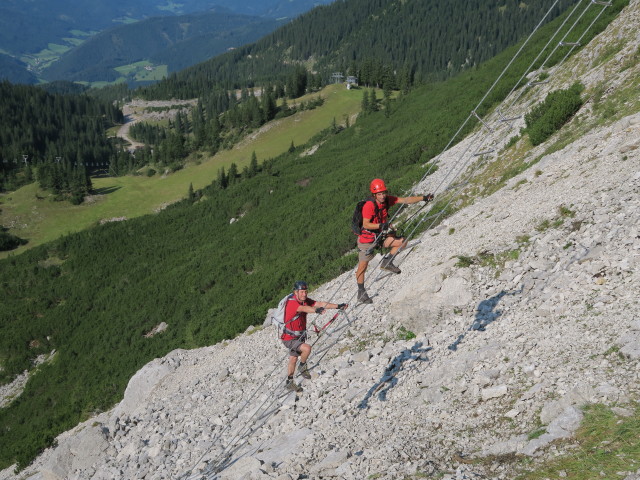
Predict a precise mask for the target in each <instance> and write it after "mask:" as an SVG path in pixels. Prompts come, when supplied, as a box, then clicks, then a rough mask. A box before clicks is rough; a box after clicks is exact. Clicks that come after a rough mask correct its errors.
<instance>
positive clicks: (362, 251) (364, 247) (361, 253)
mask: <svg viewBox="0 0 640 480" xmlns="http://www.w3.org/2000/svg"><path fill="white" fill-rule="evenodd" d="M368 250H370V253H367V251H368ZM374 250H375V248H373V242H371V243H360V241H358V260H359V261H361V262H370V261H371V260H373V257H375V256H376V253H375V251H374Z"/></svg>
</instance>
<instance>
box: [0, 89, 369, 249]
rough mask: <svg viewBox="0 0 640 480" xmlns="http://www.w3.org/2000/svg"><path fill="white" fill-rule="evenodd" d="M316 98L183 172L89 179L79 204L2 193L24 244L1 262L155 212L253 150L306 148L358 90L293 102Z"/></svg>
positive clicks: (37, 194)
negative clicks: (103, 224) (89, 190)
mask: <svg viewBox="0 0 640 480" xmlns="http://www.w3.org/2000/svg"><path fill="white" fill-rule="evenodd" d="M317 96H321V97H322V98H323V99H324V100H325V102H324V104H323V105H322V106H321V107H318V108H316V109H314V110H305V111H302V112H298V113H297V114H295V115H293V116H291V117H287V118H284V119H281V120H277V121H274V122H271V123H270V124H269V126H268V127H266V128H264V129H263V130H264V131H262V130H260V131H258V132H255V133H254V134H253V135H251V136H250V137H248V138H247V139H245V140H244V141H243V142H241V143H240V144H238V145H236V146H235V147H234V148H233V149H231V150H222V151H220V152H218V153H217V154H216V155H214V156H213V157H212V156H210V155H205V154H199V155H197V159H196V158H195V157H194V158H193V159H191V161H190V162H189V163H188V164H187V166H186V168H184V169H181V170H178V171H177V172H174V173H172V174H170V175H168V176H161V175H155V176H153V177H147V176H143V175H141V176H123V177H97V178H93V179H92V183H93V188H94V190H95V191H96V192H98V195H96V196H94V197H92V198H91V199H90V201H89V202H85V203H84V204H82V205H71V204H69V203H68V202H54V201H53V200H52V196H51V195H49V194H48V193H46V192H43V191H41V190H40V189H39V188H38V186H37V184H36V183H32V184H30V185H26V186H24V187H22V188H20V189H18V190H16V191H13V192H10V193H7V194H3V195H2V196H0V209H1V210H0V222H1V223H2V224H3V225H19V227H18V228H13V229H11V231H12V232H13V233H15V234H16V235H19V236H20V237H21V238H24V239H26V240H28V242H29V243H27V244H26V245H23V246H22V247H20V248H19V249H16V250H12V251H11V252H0V258H4V257H6V256H8V255H14V254H16V253H20V252H22V251H24V250H26V249H28V248H32V247H34V246H37V245H40V244H42V243H45V242H50V241H52V240H55V239H56V238H58V237H60V236H61V235H66V234H69V233H73V232H77V231H79V230H82V229H84V228H88V227H90V226H92V225H95V224H97V223H98V222H99V221H100V220H103V219H111V218H116V217H126V218H133V217H137V216H140V215H146V214H150V213H153V212H156V211H158V210H160V209H162V208H163V207H164V206H166V205H168V204H172V203H174V202H176V201H178V200H180V199H182V198H185V197H186V195H187V191H188V189H189V185H190V184H192V185H193V187H194V188H195V189H200V188H204V187H205V186H207V185H209V184H210V183H211V182H212V181H213V180H214V179H215V178H216V177H217V175H218V171H219V169H220V168H225V169H227V170H228V169H229V166H230V165H231V164H232V163H235V164H236V165H238V167H239V168H240V169H242V167H244V166H245V165H249V162H250V160H251V156H252V154H253V152H255V153H256V157H257V159H258V161H259V162H262V161H264V160H266V159H270V158H274V157H276V156H278V155H280V154H282V153H283V152H286V151H287V149H288V148H289V147H290V145H291V142H293V143H294V145H302V144H305V143H307V142H308V141H309V140H310V139H311V138H312V137H313V136H314V135H315V134H316V133H317V132H320V131H321V130H324V129H326V128H328V127H329V126H330V125H331V123H332V122H333V120H334V119H335V120H336V122H338V123H344V118H345V116H349V117H353V116H354V115H355V114H356V113H357V112H358V111H359V109H360V103H361V100H362V90H347V89H346V88H344V86H342V85H332V86H329V87H326V88H325V89H324V90H323V91H321V92H319V93H317V94H312V95H308V96H305V97H302V98H300V99H299V100H298V101H299V102H300V101H308V100H309V98H313V97H317ZM260 132H262V133H260ZM254 137H255V138H254ZM39 198H41V199H42V200H41V199H39Z"/></svg>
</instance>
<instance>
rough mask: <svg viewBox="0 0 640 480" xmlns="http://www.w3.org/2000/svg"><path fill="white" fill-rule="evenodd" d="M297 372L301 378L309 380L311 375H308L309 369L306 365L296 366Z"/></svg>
mask: <svg viewBox="0 0 640 480" xmlns="http://www.w3.org/2000/svg"><path fill="white" fill-rule="evenodd" d="M298 372H300V375H301V376H302V378H306V379H307V380H310V379H311V374H310V373H309V369H308V368H307V364H306V363H305V364H304V365H302V364H300V365H298Z"/></svg>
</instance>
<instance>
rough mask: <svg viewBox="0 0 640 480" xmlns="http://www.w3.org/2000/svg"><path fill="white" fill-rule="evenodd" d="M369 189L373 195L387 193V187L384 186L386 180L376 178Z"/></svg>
mask: <svg viewBox="0 0 640 480" xmlns="http://www.w3.org/2000/svg"><path fill="white" fill-rule="evenodd" d="M369 189H370V190H371V193H380V192H386V190H387V186H386V185H385V184H384V180H382V179H380V178H374V179H373V180H372V181H371V185H370V186H369Z"/></svg>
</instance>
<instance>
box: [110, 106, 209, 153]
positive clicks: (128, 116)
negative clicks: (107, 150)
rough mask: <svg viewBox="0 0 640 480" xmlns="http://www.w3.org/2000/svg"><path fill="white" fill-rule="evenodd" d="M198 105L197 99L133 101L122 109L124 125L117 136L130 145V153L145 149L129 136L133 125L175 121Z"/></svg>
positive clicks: (142, 144)
mask: <svg viewBox="0 0 640 480" xmlns="http://www.w3.org/2000/svg"><path fill="white" fill-rule="evenodd" d="M197 103H198V100H197V99H192V100H151V101H146V100H139V99H136V100H133V101H132V102H130V103H127V104H125V105H124V106H123V107H122V113H123V114H124V124H123V125H122V126H121V127H120V128H119V129H118V133H117V134H116V136H118V137H120V138H122V139H123V140H124V141H126V142H127V143H129V144H130V145H129V147H128V149H129V151H133V150H135V149H136V148H142V147H144V143H140V142H136V141H135V140H133V139H132V138H131V137H130V136H129V129H130V128H131V125H134V124H136V123H138V122H143V121H151V122H159V121H161V120H165V119H173V118H175V116H176V114H177V113H178V111H188V110H190V108H191V107H193V106H194V105H196V104H197ZM187 104H188V105H190V106H191V107H189V108H187V107H185V105H187ZM172 106H175V107H176V108H171V109H169V110H163V111H159V112H153V111H148V108H150V107H172Z"/></svg>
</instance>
